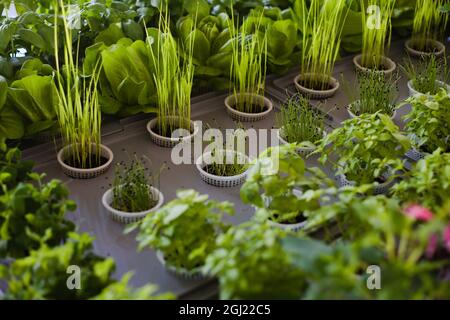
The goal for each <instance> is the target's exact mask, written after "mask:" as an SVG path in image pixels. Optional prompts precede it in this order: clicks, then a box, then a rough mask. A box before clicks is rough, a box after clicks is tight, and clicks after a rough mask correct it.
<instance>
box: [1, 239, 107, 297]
mask: <svg viewBox="0 0 450 320" xmlns="http://www.w3.org/2000/svg"><path fill="white" fill-rule="evenodd" d="M92 241H93V239H92V238H91V237H90V236H89V235H88V234H87V233H84V234H76V233H70V235H69V238H68V239H67V241H66V242H65V243H64V244H63V245H60V246H57V247H54V248H51V247H48V246H46V245H42V246H41V247H40V248H39V249H38V250H34V251H31V253H30V255H29V256H27V257H24V258H21V259H18V260H15V261H14V262H13V263H12V264H11V265H10V266H9V267H6V266H0V277H1V278H3V279H5V280H6V281H7V282H8V289H7V291H6V293H5V298H6V299H22V300H30V299H87V298H90V297H92V296H95V295H97V294H99V293H100V292H101V291H102V290H103V289H104V288H105V287H107V286H108V285H110V284H111V283H112V282H113V281H112V279H111V278H110V276H111V274H112V272H113V270H114V261H113V260H112V259H111V258H109V259H103V258H101V257H99V256H96V255H95V254H94V253H93V252H92ZM71 265H76V266H78V267H79V268H81V270H82V272H81V273H80V276H81V279H80V284H81V288H80V290H70V289H68V287H67V268H68V267H69V266H71Z"/></svg>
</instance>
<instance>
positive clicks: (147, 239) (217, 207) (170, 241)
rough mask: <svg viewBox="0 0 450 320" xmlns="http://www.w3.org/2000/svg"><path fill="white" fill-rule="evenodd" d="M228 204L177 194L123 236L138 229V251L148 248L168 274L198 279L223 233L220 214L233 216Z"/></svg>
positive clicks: (195, 194) (189, 192) (192, 194)
mask: <svg viewBox="0 0 450 320" xmlns="http://www.w3.org/2000/svg"><path fill="white" fill-rule="evenodd" d="M233 213H234V210H233V206H232V204H230V203H228V202H216V201H213V200H208V196H207V195H200V194H199V193H198V192H196V191H194V190H183V191H178V192H177V198H176V199H175V200H172V201H171V202H169V203H167V204H166V205H165V206H163V207H162V208H161V209H159V210H158V211H156V212H155V213H154V214H151V215H148V216H147V217H145V218H144V220H142V221H141V222H139V223H138V224H134V225H132V226H130V227H129V228H128V229H127V231H126V232H130V231H132V230H134V229H135V228H139V233H138V235H137V238H136V239H137V241H138V243H139V249H143V248H145V247H151V248H153V249H155V250H156V251H157V257H158V259H159V261H160V262H161V263H162V264H163V265H164V266H165V267H166V268H167V269H168V270H169V271H170V272H172V273H174V274H175V275H177V276H180V277H184V278H199V277H202V276H203V274H202V272H201V269H202V267H203V265H204V264H205V259H206V257H207V256H208V255H209V254H210V253H211V252H212V251H214V250H215V248H216V242H215V241H216V238H217V236H218V235H219V234H221V233H222V232H224V231H225V230H226V229H227V226H226V225H225V224H224V223H223V222H222V221H221V219H222V215H223V214H229V215H231V214H233Z"/></svg>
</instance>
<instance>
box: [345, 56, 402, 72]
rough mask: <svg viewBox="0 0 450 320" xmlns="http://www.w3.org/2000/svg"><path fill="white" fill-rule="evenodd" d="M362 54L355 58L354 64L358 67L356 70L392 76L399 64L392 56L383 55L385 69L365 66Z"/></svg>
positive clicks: (382, 60) (382, 61)
mask: <svg viewBox="0 0 450 320" xmlns="http://www.w3.org/2000/svg"><path fill="white" fill-rule="evenodd" d="M362 57H363V55H362V54H358V55H356V56H355V57H354V58H353V64H354V65H355V67H356V70H358V71H359V72H362V73H381V74H383V75H384V76H390V75H392V74H393V73H394V71H395V69H396V68H397V65H396V63H395V62H394V61H392V60H391V59H390V58H388V57H385V56H382V57H381V64H382V65H383V67H384V68H383V70H374V69H371V68H367V67H364V66H363V65H362Z"/></svg>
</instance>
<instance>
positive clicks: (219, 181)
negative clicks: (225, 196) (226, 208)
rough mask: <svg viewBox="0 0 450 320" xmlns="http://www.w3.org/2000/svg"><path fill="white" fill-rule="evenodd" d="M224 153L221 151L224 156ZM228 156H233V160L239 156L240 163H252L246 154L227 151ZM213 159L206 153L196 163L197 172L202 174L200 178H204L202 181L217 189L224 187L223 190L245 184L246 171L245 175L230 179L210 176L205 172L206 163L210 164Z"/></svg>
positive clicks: (230, 177)
mask: <svg viewBox="0 0 450 320" xmlns="http://www.w3.org/2000/svg"><path fill="white" fill-rule="evenodd" d="M223 151H224V150H222V151H219V152H221V153H222V155H223ZM225 152H226V154H227V155H232V156H233V158H234V157H235V156H236V155H237V157H238V160H239V162H245V163H247V164H248V163H250V158H249V157H247V156H246V155H245V154H242V153H239V152H236V151H231V150H226V151H225ZM211 159H212V155H211V153H210V152H209V153H204V154H203V155H202V156H201V157H200V158H198V159H197V161H196V166H197V170H198V172H199V173H200V176H201V177H202V180H203V181H205V182H206V183H207V184H210V185H212V186H215V187H222V188H228V187H236V186H238V185H241V184H242V183H244V182H245V179H246V178H247V171H248V170H246V171H244V172H243V173H241V174H239V175H236V176H229V177H222V176H216V175H214V174H210V173H208V172H206V171H205V170H204V167H205V166H206V164H205V163H210V162H211Z"/></svg>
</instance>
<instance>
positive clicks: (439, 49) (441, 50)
mask: <svg viewBox="0 0 450 320" xmlns="http://www.w3.org/2000/svg"><path fill="white" fill-rule="evenodd" d="M425 41H426V43H427V45H428V46H430V47H433V48H434V49H435V50H434V51H433V52H425V51H419V50H417V49H414V46H413V45H414V40H413V39H409V40H407V41H406V42H405V48H406V51H407V52H408V54H409V55H410V56H411V57H414V58H426V57H430V56H432V55H434V56H435V57H443V56H444V55H445V46H444V44H443V43H442V42H440V41H437V40H433V39H427V40H425Z"/></svg>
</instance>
